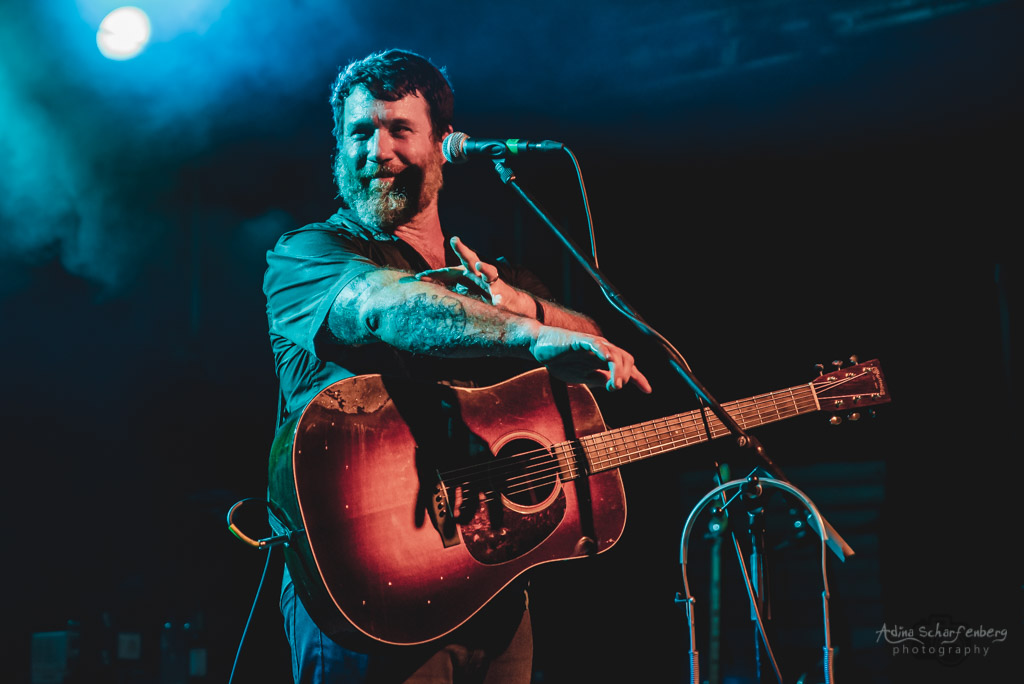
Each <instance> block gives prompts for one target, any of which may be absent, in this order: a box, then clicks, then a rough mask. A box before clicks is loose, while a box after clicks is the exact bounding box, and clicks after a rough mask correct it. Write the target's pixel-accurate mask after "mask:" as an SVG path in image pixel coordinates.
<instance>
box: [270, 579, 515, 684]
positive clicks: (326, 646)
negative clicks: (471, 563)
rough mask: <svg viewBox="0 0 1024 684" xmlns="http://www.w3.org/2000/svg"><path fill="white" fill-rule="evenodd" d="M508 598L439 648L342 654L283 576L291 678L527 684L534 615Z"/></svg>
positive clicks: (299, 683) (328, 683)
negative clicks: (290, 655)
mask: <svg viewBox="0 0 1024 684" xmlns="http://www.w3.org/2000/svg"><path fill="white" fill-rule="evenodd" d="M509 591H511V592H512V594H511V596H504V597H502V596H499V597H497V598H496V599H495V600H494V601H493V602H492V603H495V604H497V605H494V606H491V605H488V606H487V607H485V608H484V610H482V611H481V614H479V615H477V616H474V617H473V618H472V619H471V620H470V621H469V622H467V623H466V624H465V625H464V626H463V627H460V628H459V629H458V630H456V631H455V632H453V633H452V634H450V635H449V636H448V637H446V638H444V639H441V640H440V641H437V642H431V643H429V644H426V645H422V646H395V647H393V649H389V650H387V651H385V652H383V653H379V654H378V653H374V654H372V655H369V654H366V653H359V652H356V651H352V650H349V649H347V648H343V647H342V646H340V645H338V644H337V643H335V642H334V641H332V640H331V639H329V638H328V637H327V635H325V634H324V633H323V632H321V631H320V629H319V628H318V627H317V626H316V624H314V623H313V620H312V619H311V618H310V617H309V614H308V613H307V612H306V609H305V607H304V606H303V605H302V601H300V600H299V599H298V597H297V596H296V595H295V590H294V586H293V585H292V582H291V578H290V577H289V575H288V573H287V570H286V571H285V577H284V583H283V585H282V588H281V613H282V615H283V616H284V629H285V634H286V635H287V637H288V641H289V643H290V644H291V651H292V678H293V679H294V680H295V684H364V683H365V684H400V683H401V684H471V683H472V684H529V682H530V679H531V673H532V666H533V630H532V628H531V625H530V611H529V610H528V609H525V606H523V608H518V609H517V607H518V602H517V596H516V593H515V592H516V590H515V589H511V590H509ZM522 603H525V597H524V599H523V601H522ZM517 625H518V626H517Z"/></svg>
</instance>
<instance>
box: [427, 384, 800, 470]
mask: <svg viewBox="0 0 1024 684" xmlns="http://www.w3.org/2000/svg"><path fill="white" fill-rule="evenodd" d="M808 389H809V388H808V387H807V386H797V387H792V388H788V389H785V390H778V391H776V392H770V393H767V394H762V395H756V396H754V397H749V398H746V399H741V400H738V401H735V402H729V403H727V404H725V408H726V409H727V410H728V411H729V413H730V414H733V413H735V414H737V415H740V414H744V415H745V414H747V413H749V412H750V411H751V410H755V411H757V410H758V406H759V405H763V404H766V403H767V399H766V398H769V399H771V401H773V402H774V400H775V397H776V396H778V395H780V394H785V393H788V394H793V392H794V391H795V390H800V393H801V394H803V393H805V392H807V391H808ZM811 398H813V393H812V394H811ZM804 399H806V397H803V396H801V397H799V398H798V397H795V396H794V397H792V398H791V399H789V400H787V401H802V400H804ZM699 412H700V409H696V410H694V411H687V412H683V413H678V414H675V415H672V416H666V417H663V418H656V419H654V420H650V421H645V422H643V423H638V424H637V425H636V426H626V427H621V428H613V429H611V430H608V431H606V432H603V433H598V435H597V436H600V435H615V434H618V433H622V432H624V431H626V430H629V429H631V428H635V427H642V426H646V425H654V424H658V423H667V422H671V421H681V420H684V419H689V420H691V421H695V420H696V416H699ZM758 413H759V415H760V412H758ZM778 419H779V420H781V419H782V417H780V418H778ZM712 420H714V421H717V420H718V419H717V418H715V417H712ZM765 422H769V421H765ZM718 424H719V425H721V423H720V422H719V423H718ZM587 436H588V437H593V436H595V435H587ZM532 455H536V456H538V457H541V458H543V457H545V456H547V455H548V450H547V448H546V447H543V446H542V447H539V448H537V449H533V450H530V451H524V452H521V453H517V454H513V455H511V456H503V457H500V458H496V459H494V460H492V461H487V462H483V463H473V464H470V465H466V466H459V467H456V468H452V469H450V470H447V471H445V472H444V473H443V475H444V476H446V477H452V478H455V479H464V478H466V477H472V476H474V475H476V474H480V473H490V472H493V471H495V470H500V469H501V467H502V464H503V463H505V462H510V461H521V460H522V459H523V458H524V457H530V456H532Z"/></svg>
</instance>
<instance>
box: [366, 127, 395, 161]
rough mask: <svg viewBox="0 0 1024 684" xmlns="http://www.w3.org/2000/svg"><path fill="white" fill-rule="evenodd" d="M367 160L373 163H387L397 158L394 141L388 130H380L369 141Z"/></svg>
mask: <svg viewBox="0 0 1024 684" xmlns="http://www.w3.org/2000/svg"><path fill="white" fill-rule="evenodd" d="M366 156H367V158H368V159H369V160H370V161H372V162H377V163H380V162H385V161H388V160H389V159H391V158H393V157H394V156H395V145H394V140H393V139H392V138H391V134H390V133H388V132H387V131H386V130H383V129H380V128H378V129H377V130H376V131H374V133H373V135H372V136H370V139H369V140H368V141H367V152H366Z"/></svg>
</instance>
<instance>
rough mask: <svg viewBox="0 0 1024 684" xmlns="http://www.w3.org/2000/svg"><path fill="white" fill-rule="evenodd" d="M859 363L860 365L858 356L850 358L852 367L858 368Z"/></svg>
mask: <svg viewBox="0 0 1024 684" xmlns="http://www.w3.org/2000/svg"><path fill="white" fill-rule="evenodd" d="M858 363H859V359H858V358H857V355H856V354H854V355H853V356H851V357H850V364H851V365H854V366H856V365H857V364H858Z"/></svg>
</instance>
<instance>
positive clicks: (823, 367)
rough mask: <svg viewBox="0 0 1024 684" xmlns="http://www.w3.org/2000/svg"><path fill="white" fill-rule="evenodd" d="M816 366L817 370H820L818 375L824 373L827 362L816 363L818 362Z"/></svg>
mask: <svg viewBox="0 0 1024 684" xmlns="http://www.w3.org/2000/svg"><path fill="white" fill-rule="evenodd" d="M814 368H815V370H817V371H818V375H824V374H825V364H823V363H816V364H814Z"/></svg>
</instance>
